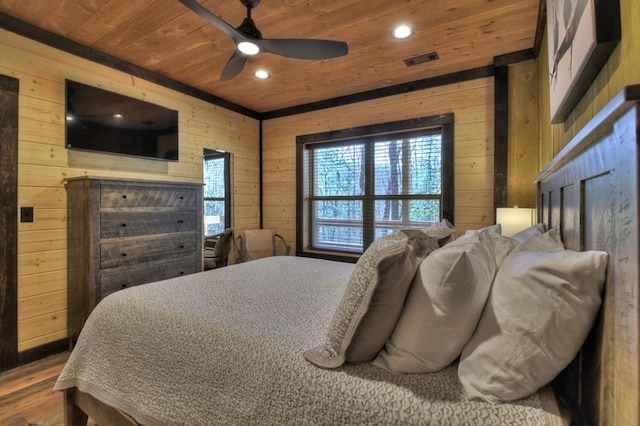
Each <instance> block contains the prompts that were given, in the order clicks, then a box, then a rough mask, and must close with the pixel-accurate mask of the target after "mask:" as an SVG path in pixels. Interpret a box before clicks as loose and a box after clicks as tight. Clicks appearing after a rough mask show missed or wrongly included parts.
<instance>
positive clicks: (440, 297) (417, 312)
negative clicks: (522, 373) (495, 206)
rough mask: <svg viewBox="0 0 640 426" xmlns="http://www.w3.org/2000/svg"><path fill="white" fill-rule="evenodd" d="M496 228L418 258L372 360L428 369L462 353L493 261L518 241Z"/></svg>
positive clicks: (400, 368)
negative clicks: (392, 325)
mask: <svg viewBox="0 0 640 426" xmlns="http://www.w3.org/2000/svg"><path fill="white" fill-rule="evenodd" d="M496 230H499V229H496V228H491V229H485V230H483V231H480V232H477V231H474V232H468V233H466V234H465V236H464V238H460V239H457V240H454V241H453V242H450V243H449V244H447V245H445V246H444V247H442V248H440V249H438V250H436V251H434V252H433V253H431V254H430V255H429V256H428V257H427V258H426V259H425V260H423V261H422V263H421V264H420V267H419V269H418V272H417V273H416V276H415V279H414V281H413V283H412V285H411V289H410V291H409V295H408V296H407V301H406V304H405V308H404V310H403V312H402V315H401V316H400V319H399V320H398V324H397V326H396V328H395V330H394V331H393V334H392V335H391V338H390V339H389V341H388V342H387V343H386V345H385V348H384V349H383V350H382V351H380V354H379V355H378V357H377V358H376V359H375V361H374V365H377V366H379V367H382V368H384V369H387V370H389V371H393V372H398V373H426V372H433V371H437V370H440V369H442V368H444V367H446V366H447V365H449V364H450V363H451V362H452V361H454V360H455V359H456V358H457V357H458V356H459V355H460V352H462V348H463V347H464V345H465V344H466V343H467V341H468V340H469V338H470V337H471V335H472V334H473V331H474V330H475V328H476V325H477V323H478V320H479V319H480V316H481V314H482V310H483V308H484V305H485V302H486V300H487V297H488V295H489V290H490V288H491V282H492V281H493V278H494V274H495V272H496V270H497V268H498V264H497V263H496V262H499V263H501V262H502V260H503V259H504V258H505V257H506V256H507V254H508V253H509V251H511V250H512V249H513V247H514V246H515V244H516V243H515V241H513V240H511V239H510V238H507V237H503V236H501V235H499V234H497V233H496V232H495V231H496Z"/></svg>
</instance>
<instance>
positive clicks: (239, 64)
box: [220, 50, 248, 81]
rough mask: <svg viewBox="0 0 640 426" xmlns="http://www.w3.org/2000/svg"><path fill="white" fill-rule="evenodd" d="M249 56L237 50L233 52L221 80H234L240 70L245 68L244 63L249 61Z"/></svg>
mask: <svg viewBox="0 0 640 426" xmlns="http://www.w3.org/2000/svg"><path fill="white" fill-rule="evenodd" d="M247 58H248V56H247V55H245V54H243V53H241V52H239V51H238V50H236V51H235V52H233V56H231V59H229V62H227V65H225V67H224V70H223V71H222V75H221V76H220V81H227V80H232V79H233V78H235V77H236V76H237V75H238V74H240V71H242V69H243V68H244V65H245V64H246V63H247Z"/></svg>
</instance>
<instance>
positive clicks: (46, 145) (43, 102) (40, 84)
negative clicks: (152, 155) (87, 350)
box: [0, 30, 259, 351]
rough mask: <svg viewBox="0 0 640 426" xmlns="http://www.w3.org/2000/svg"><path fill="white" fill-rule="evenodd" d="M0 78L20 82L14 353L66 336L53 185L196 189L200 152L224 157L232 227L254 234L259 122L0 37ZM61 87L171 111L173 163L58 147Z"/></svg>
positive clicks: (59, 191) (58, 210) (62, 252)
mask: <svg viewBox="0 0 640 426" xmlns="http://www.w3.org/2000/svg"><path fill="white" fill-rule="evenodd" d="M0 74H4V75H8V76H11V77H14V78H17V79H19V80H20V93H19V131H18V137H19V149H18V163H19V164H18V206H33V207H34V222H33V223H19V225H18V350H19V351H24V350H27V349H31V348H34V347H37V346H40V345H43V344H46V343H49V342H54V341H57V340H59V339H63V338H65V337H66V333H67V330H66V324H67V319H66V287H67V281H66V279H67V271H66V267H67V250H66V249H67V234H66V232H67V227H66V203H67V199H66V192H65V189H64V186H63V180H64V178H66V177H71V176H79V175H93V176H115V177H123V178H137V179H152V180H176V181H184V182H202V152H203V148H205V147H206V148H213V149H219V150H223V151H228V152H231V153H232V170H233V175H232V181H233V199H234V202H233V205H234V206H235V211H234V212H233V215H232V216H233V217H234V218H235V224H234V225H235V226H238V227H242V228H248V227H257V226H258V225H259V218H258V216H259V206H258V189H259V176H258V171H259V163H258V159H259V151H258V146H259V139H258V138H259V123H258V121H257V120H255V119H252V118H248V117H246V116H243V115H241V114H238V113H235V112H232V111H229V110H226V109H224V108H220V107H216V106H213V105H211V104H209V103H206V102H204V101H201V100H198V99H195V98H192V97H189V96H186V95H183V94H180V93H177V92H175V91H172V90H169V89H166V88H163V87H160V86H158V85H155V84H152V83H149V82H147V81H144V80H141V79H139V78H136V77H132V76H131V75H128V74H126V73H122V72H119V71H115V70H113V69H111V68H107V67H104V66H101V65H98V64H96V63H93V62H90V61H86V60H84V59H80V58H78V57H75V56H73V55H70V54H67V53H64V52H61V51H58V50H56V49H53V48H50V47H48V46H45V45H42V44H39V43H36V42H33V41H31V40H28V39H26V38H23V37H20V36H18V35H15V34H13V33H10V32H7V31H4V30H0ZM65 78H67V79H71V80H76V81H80V82H83V83H86V84H90V85H94V86H100V87H102V88H104V89H107V90H111V91H115V92H119V93H123V94H125V95H128V96H131V97H135V98H139V99H144V100H146V101H149V102H153V103H157V104H160V105H164V106H166V107H169V108H172V109H175V110H178V111H179V117H180V153H179V155H180V161H179V162H177V163H167V162H162V161H153V160H144V159H134V158H128V157H121V156H115V155H104V154H95V153H86V152H84V153H83V152H80V151H68V150H66V149H65V147H64V99H65V95H64V80H65Z"/></svg>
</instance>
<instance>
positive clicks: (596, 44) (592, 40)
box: [546, 0, 620, 123]
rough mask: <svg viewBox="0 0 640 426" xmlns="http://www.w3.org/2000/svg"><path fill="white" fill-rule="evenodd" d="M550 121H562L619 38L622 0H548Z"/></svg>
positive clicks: (585, 89) (589, 83)
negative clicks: (620, 0) (620, 1)
mask: <svg viewBox="0 0 640 426" xmlns="http://www.w3.org/2000/svg"><path fill="white" fill-rule="evenodd" d="M546 8H547V38H548V40H549V90H550V100H551V105H550V107H551V108H550V109H551V122H552V123H561V122H563V121H564V120H565V119H566V118H567V116H568V115H569V113H570V112H571V111H572V110H573V108H574V107H575V106H576V104H577V103H578V101H579V100H580V98H582V96H583V95H584V94H585V92H586V91H587V89H588V88H589V86H590V85H591V83H592V82H593V79H594V78H595V77H596V75H597V74H598V72H599V71H600V70H601V69H602V66H603V65H604V64H605V63H606V61H607V59H608V58H609V56H610V55H611V52H613V49H614V48H615V47H616V45H617V44H618V42H619V41H620V3H619V0H546Z"/></svg>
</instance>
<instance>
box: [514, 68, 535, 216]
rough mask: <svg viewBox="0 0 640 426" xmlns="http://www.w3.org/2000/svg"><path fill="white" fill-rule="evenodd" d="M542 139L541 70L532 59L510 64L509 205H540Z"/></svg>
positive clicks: (528, 206) (531, 206)
mask: <svg viewBox="0 0 640 426" xmlns="http://www.w3.org/2000/svg"><path fill="white" fill-rule="evenodd" d="M538 139H539V134H538V70H537V65H536V63H535V61H533V60H531V61H526V62H521V63H518V64H514V65H511V66H509V142H508V153H507V156H508V160H507V206H513V205H517V206H519V207H526V208H535V206H536V185H535V184H534V183H533V181H534V179H535V178H536V176H537V175H538V173H539V172H540V169H539V161H538V155H539V150H538Z"/></svg>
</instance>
